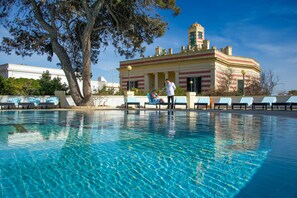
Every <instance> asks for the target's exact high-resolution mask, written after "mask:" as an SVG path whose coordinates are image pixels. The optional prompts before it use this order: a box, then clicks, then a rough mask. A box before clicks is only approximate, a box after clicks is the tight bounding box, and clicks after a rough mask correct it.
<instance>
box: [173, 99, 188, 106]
mask: <svg viewBox="0 0 297 198" xmlns="http://www.w3.org/2000/svg"><path fill="white" fill-rule="evenodd" d="M177 105H184V106H186V109H188V104H187V99H186V98H175V101H174V108H175V106H177Z"/></svg>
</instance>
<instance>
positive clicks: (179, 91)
mask: <svg viewBox="0 0 297 198" xmlns="http://www.w3.org/2000/svg"><path fill="white" fill-rule="evenodd" d="M174 93H175V95H176V96H185V95H186V91H185V90H184V89H183V88H181V87H179V86H177V87H176V90H175V91H174Z"/></svg>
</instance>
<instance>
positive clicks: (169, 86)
mask: <svg viewBox="0 0 297 198" xmlns="http://www.w3.org/2000/svg"><path fill="white" fill-rule="evenodd" d="M165 83H166V94H167V101H168V107H167V108H168V109H170V108H171V109H173V105H174V104H173V103H174V90H175V89H176V86H175V84H174V82H170V80H169V79H168V78H167V79H166V80H165Z"/></svg>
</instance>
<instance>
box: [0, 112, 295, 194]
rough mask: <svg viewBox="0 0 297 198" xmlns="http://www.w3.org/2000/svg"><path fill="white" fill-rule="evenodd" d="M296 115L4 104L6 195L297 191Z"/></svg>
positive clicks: (0, 129) (0, 167)
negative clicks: (21, 108) (26, 107)
mask: <svg viewBox="0 0 297 198" xmlns="http://www.w3.org/2000/svg"><path fill="white" fill-rule="evenodd" d="M296 151H297V122H296V119H292V118H284V117H273V116H261V115H243V114H231V113H220V112H218V113H216V112H201V111H199V112H182V111H177V112H170V111H169V112H167V111H133V110H129V111H89V112H84V111H0V171H1V172H0V173H1V177H0V185H1V192H0V196H1V197H236V196H237V197H263V196H266V197H296V196H297V152H296Z"/></svg>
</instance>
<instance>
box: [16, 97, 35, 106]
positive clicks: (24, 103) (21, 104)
mask: <svg viewBox="0 0 297 198" xmlns="http://www.w3.org/2000/svg"><path fill="white" fill-rule="evenodd" d="M39 104H40V98H37V97H29V98H28V102H20V103H19V106H21V107H22V108H23V109H33V108H35V107H38V106H39Z"/></svg>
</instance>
